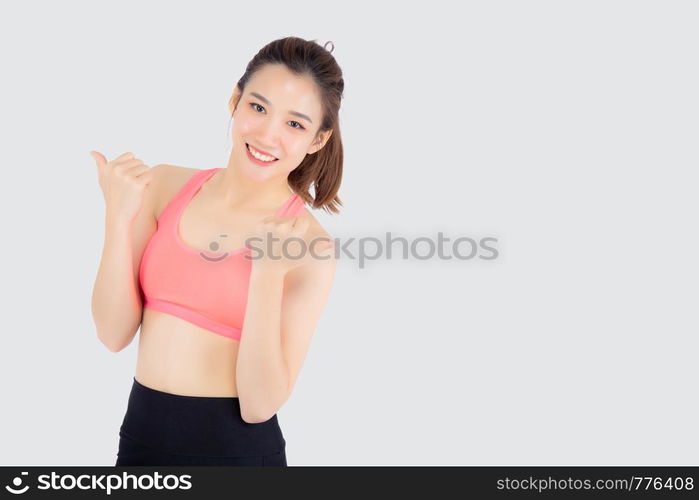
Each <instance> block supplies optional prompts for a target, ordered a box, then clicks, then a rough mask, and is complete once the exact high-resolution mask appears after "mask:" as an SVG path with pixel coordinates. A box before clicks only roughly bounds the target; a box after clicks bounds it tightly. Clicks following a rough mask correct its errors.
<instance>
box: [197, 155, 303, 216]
mask: <svg viewBox="0 0 699 500" xmlns="http://www.w3.org/2000/svg"><path fill="white" fill-rule="evenodd" d="M215 177H217V178H218V179H216V178H215V179H214V181H215V182H214V185H213V186H212V190H211V192H212V196H213V197H214V198H215V199H216V200H218V201H220V202H221V203H222V204H223V205H224V206H226V207H229V208H242V209H247V210H261V211H269V210H270V209H272V210H276V209H277V208H279V207H280V206H281V205H282V204H283V203H284V202H285V201H286V200H287V199H288V198H289V197H290V196H291V195H292V194H293V191H292V190H291V188H290V187H289V184H288V182H287V180H286V179H283V180H282V182H280V181H279V179H272V180H270V181H268V182H255V181H253V180H251V179H249V178H247V177H245V176H242V175H240V171H239V170H238V169H236V168H235V167H232V166H231V165H230V164H229V165H228V166H227V167H226V168H224V169H222V170H220V171H218V172H216V174H215Z"/></svg>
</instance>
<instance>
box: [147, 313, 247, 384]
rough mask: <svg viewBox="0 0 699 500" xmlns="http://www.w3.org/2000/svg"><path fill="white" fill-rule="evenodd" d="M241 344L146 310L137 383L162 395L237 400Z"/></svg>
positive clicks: (164, 314) (162, 314)
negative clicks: (237, 364)
mask: <svg viewBox="0 0 699 500" xmlns="http://www.w3.org/2000/svg"><path fill="white" fill-rule="evenodd" d="M237 357H238V343H237V342H235V341H231V340H230V339H226V338H224V337H222V336H220V335H217V334H214V333H211V332H208V331H205V330H202V329H201V328H199V327H197V326H196V325H192V324H189V323H187V322H184V321H180V320H178V319H177V318H173V317H172V316H169V315H167V314H166V313H160V312H158V311H152V310H149V309H145V310H144V314H143V323H142V325H141V332H140V337H139V343H138V360H137V364H136V379H138V380H139V381H141V382H142V383H143V384H144V385H146V386H148V387H152V388H155V389H158V390H161V391H163V392H168V393H173V394H183V395H191V396H197V395H198V396H213V397H226V396H227V397H235V396H237V386H236V378H235V371H236V360H237Z"/></svg>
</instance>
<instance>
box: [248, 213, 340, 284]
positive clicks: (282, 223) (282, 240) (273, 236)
mask: <svg viewBox="0 0 699 500" xmlns="http://www.w3.org/2000/svg"><path fill="white" fill-rule="evenodd" d="M308 225H309V222H308V220H307V219H305V218H299V217H275V216H273V215H272V216H269V217H265V218H264V219H262V221H261V222H260V223H259V224H258V225H257V228H256V232H255V236H254V238H253V242H252V243H251V244H248V245H247V246H248V248H250V250H251V254H250V255H249V256H247V257H246V258H249V259H251V260H252V265H253V267H254V268H255V270H256V271H263V272H265V273H266V272H272V273H279V274H281V275H284V274H286V273H288V272H289V271H291V270H292V269H295V268H297V267H300V266H302V265H306V264H309V263H310V262H312V261H313V260H316V259H322V260H327V259H328V258H330V256H331V255H332V252H333V251H334V248H335V245H334V243H333V241H332V240H330V239H328V238H314V239H312V240H311V241H306V238H305V236H306V232H307V231H308Z"/></svg>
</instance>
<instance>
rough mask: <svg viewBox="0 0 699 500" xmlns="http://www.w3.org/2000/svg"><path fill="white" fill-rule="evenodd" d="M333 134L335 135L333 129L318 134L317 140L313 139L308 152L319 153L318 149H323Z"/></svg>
mask: <svg viewBox="0 0 699 500" xmlns="http://www.w3.org/2000/svg"><path fill="white" fill-rule="evenodd" d="M331 135H333V131H332V129H330V130H326V131H325V132H321V133H320V134H319V135H318V138H317V139H316V140H315V141H313V144H311V147H310V148H308V154H313V153H317V152H318V151H320V150H321V149H323V146H325V143H326V142H328V139H330V136H331Z"/></svg>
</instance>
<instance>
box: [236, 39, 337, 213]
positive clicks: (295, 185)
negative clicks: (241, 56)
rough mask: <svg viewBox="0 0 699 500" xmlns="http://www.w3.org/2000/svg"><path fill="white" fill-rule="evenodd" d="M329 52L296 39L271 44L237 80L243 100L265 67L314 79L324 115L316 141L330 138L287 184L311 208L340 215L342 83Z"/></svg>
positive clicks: (262, 49)
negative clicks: (322, 136)
mask: <svg viewBox="0 0 699 500" xmlns="http://www.w3.org/2000/svg"><path fill="white" fill-rule="evenodd" d="M331 43H332V42H331ZM326 45H327V43H326ZM333 49H334V45H333ZM330 52H331V51H328V50H326V49H325V48H323V47H322V46H321V45H319V44H318V43H316V40H304V39H303V38H298V37H295V36H290V37H286V38H280V39H277V40H274V41H273V42H270V43H268V44H267V45H265V46H264V47H262V48H261V49H260V51H259V52H258V53H257V54H255V56H254V57H253V58H252V60H251V61H250V62H249V63H248V65H247V67H246V68H245V74H243V76H242V77H241V78H240V80H238V88H239V89H240V95H241V96H242V94H243V92H244V91H245V85H247V83H248V81H249V80H250V78H252V76H253V75H254V74H255V72H257V71H259V70H260V69H262V67H263V66H265V65H266V64H284V65H285V66H286V67H287V68H288V69H289V70H290V71H291V72H292V73H294V74H295V75H298V76H308V77H310V78H312V79H313V81H314V82H315V83H316V85H317V86H318V90H319V91H320V92H319V93H320V95H321V106H322V108H321V109H322V112H323V117H322V119H321V123H320V125H319V127H318V132H317V133H316V137H315V139H316V140H317V139H318V135H319V134H320V133H321V132H325V131H327V130H330V129H332V134H331V135H330V138H329V139H328V141H327V142H326V143H325V145H324V146H323V147H322V148H321V149H320V150H318V151H316V152H315V153H312V154H307V155H306V157H305V158H304V159H303V160H302V161H301V163H300V164H299V166H298V167H296V168H295V169H294V170H292V171H291V172H290V173H289V177H288V180H289V184H290V186H291V188H292V189H293V190H294V192H296V193H297V194H298V195H299V196H300V197H301V198H303V200H304V201H305V202H306V203H310V204H311V206H312V207H313V208H322V209H324V210H325V211H327V212H332V213H339V210H338V205H339V206H341V205H342V202H341V200H340V198H339V197H338V196H337V192H338V190H339V189H340V182H341V181H342V161H343V151H342V137H341V135H340V121H339V116H338V113H339V110H340V100H341V99H342V92H343V90H344V87H345V82H344V80H343V78H342V70H341V69H340V66H338V64H337V62H336V61H335V57H333V56H332V55H331V53H330ZM236 106H237V103H236ZM311 184H313V185H314V190H315V197H312V196H311V194H310V193H309V188H310V186H311Z"/></svg>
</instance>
